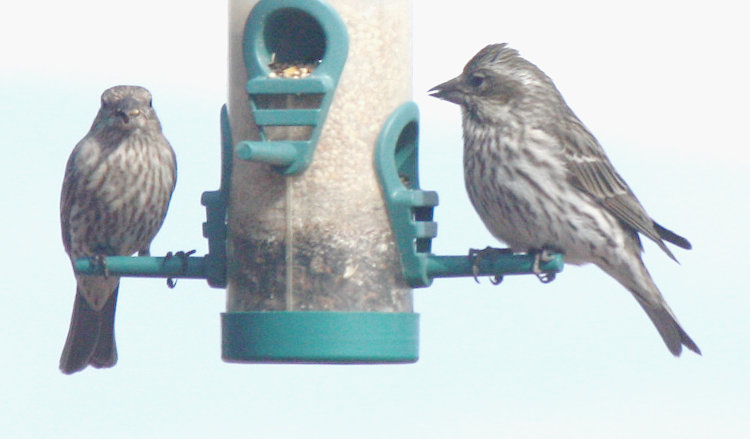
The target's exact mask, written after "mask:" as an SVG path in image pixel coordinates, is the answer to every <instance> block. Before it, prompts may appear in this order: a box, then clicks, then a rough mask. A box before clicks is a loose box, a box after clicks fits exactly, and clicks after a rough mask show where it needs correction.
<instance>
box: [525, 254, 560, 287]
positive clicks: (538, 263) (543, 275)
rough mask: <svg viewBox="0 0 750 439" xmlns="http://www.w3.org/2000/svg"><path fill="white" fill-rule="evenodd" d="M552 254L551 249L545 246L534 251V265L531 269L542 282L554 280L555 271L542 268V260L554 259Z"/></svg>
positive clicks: (546, 282)
mask: <svg viewBox="0 0 750 439" xmlns="http://www.w3.org/2000/svg"><path fill="white" fill-rule="evenodd" d="M553 254H554V253H553V252H552V251H550V250H548V249H546V248H545V249H542V250H540V251H535V252H534V265H533V266H532V269H531V270H532V272H533V273H534V274H536V277H537V278H538V279H539V281H540V282H542V283H543V284H548V283H550V282H552V281H553V280H555V276H556V274H555V273H553V272H548V271H543V270H542V264H543V263H544V262H549V261H551V260H553V259H554V256H553Z"/></svg>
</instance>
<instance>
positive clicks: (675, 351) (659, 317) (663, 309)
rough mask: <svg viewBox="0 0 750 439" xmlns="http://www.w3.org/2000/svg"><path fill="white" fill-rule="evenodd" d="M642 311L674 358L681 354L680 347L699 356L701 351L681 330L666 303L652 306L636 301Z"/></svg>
mask: <svg viewBox="0 0 750 439" xmlns="http://www.w3.org/2000/svg"><path fill="white" fill-rule="evenodd" d="M638 303H640V304H641V307H643V310H644V311H646V314H647V315H648V317H649V318H650V319H651V321H652V322H653V323H654V326H656V330H657V331H659V335H661V338H662V339H663V340H664V343H665V344H666V345H667V348H669V351H670V352H671V353H672V355H674V356H676V357H677V356H679V355H680V354H681V353H682V346H685V347H687V348H688V349H690V350H691V351H693V352H695V353H696V354H698V355H700V354H701V350H700V348H699V347H698V345H697V344H695V342H694V341H693V339H692V338H690V336H689V335H688V334H687V332H685V330H684V329H682V326H680V323H679V322H678V321H677V319H676V318H675V317H674V314H672V310H670V309H669V306H668V305H667V304H666V303H663V304H662V306H652V305H650V304H648V303H645V302H643V301H642V300H638Z"/></svg>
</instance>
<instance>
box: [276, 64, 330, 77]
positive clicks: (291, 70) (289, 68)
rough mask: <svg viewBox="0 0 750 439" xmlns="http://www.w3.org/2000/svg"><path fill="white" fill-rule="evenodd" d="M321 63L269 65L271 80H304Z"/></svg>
mask: <svg viewBox="0 0 750 439" xmlns="http://www.w3.org/2000/svg"><path fill="white" fill-rule="evenodd" d="M318 64H319V63H312V64H310V63H299V64H295V63H281V62H272V63H271V64H269V65H268V67H269V68H270V69H271V72H270V73H269V74H268V77H269V78H304V77H305V76H309V75H310V74H311V73H312V72H313V71H314V70H315V67H317V65H318Z"/></svg>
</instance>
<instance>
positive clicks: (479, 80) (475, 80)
mask: <svg viewBox="0 0 750 439" xmlns="http://www.w3.org/2000/svg"><path fill="white" fill-rule="evenodd" d="M468 82H469V85H470V86H472V87H473V88H479V87H481V86H482V84H484V75H480V74H478V73H475V74H473V75H471V76H469V81H468Z"/></svg>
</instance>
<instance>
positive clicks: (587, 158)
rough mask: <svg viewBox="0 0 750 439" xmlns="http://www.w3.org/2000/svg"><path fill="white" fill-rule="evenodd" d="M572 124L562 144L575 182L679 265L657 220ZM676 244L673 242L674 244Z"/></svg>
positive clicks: (594, 143)
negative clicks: (656, 222) (660, 230)
mask: <svg viewBox="0 0 750 439" xmlns="http://www.w3.org/2000/svg"><path fill="white" fill-rule="evenodd" d="M569 123H571V124H572V126H570V128H571V129H569V130H566V131H567V138H564V139H563V142H562V143H563V147H564V148H565V149H566V151H565V153H566V154H565V156H566V158H567V165H568V169H569V171H570V179H571V182H572V183H573V184H574V185H575V186H576V187H578V188H579V189H581V190H583V191H585V192H586V193H588V194H589V195H591V196H592V197H593V198H594V199H595V200H597V201H598V202H599V203H600V204H601V205H602V206H604V207H605V208H606V209H607V210H608V211H610V212H611V213H612V214H613V215H615V217H616V218H617V219H619V220H620V221H622V222H623V223H624V224H626V225H627V226H629V227H630V228H632V229H633V230H635V231H637V232H640V233H642V234H643V235H645V236H647V237H648V238H649V239H651V240H652V241H654V242H655V243H656V244H658V245H659V247H660V248H661V249H662V250H664V252H665V253H666V254H667V255H669V257H670V258H672V259H674V260H675V261H676V260H677V259H676V258H675V256H674V255H673V254H672V252H671V251H670V250H669V248H667V246H666V244H664V241H663V240H662V238H665V239H668V238H667V236H663V234H661V233H659V230H658V229H657V227H656V224H655V223H654V220H653V219H651V217H650V216H649V215H648V214H647V213H646V210H645V209H644V208H643V206H642V205H641V203H640V202H639V201H638V199H637V198H636V197H635V195H634V194H633V192H632V191H631V190H630V187H628V185H627V183H625V180H623V179H622V177H620V175H619V174H618V173H617V171H615V168H614V167H613V166H612V163H611V162H610V161H609V159H608V158H607V156H606V155H605V154H604V150H603V149H602V148H601V146H599V143H598V142H597V141H596V139H595V138H594V136H593V135H591V133H589V131H588V130H587V129H586V128H585V127H584V126H583V125H582V124H580V123H574V122H569ZM658 227H659V228H660V229H663V230H664V231H666V232H669V234H671V235H668V236H672V235H673V236H674V237H676V238H680V240H681V241H680V240H677V239H675V240H677V241H678V243H677V244H678V245H680V243H681V242H684V243H687V240H686V239H684V238H682V237H681V236H679V235H676V234H675V233H673V232H670V231H668V230H667V229H664V228H663V227H661V226H658ZM675 240H672V239H669V241H671V242H674V241H675ZM687 244H688V245H689V243H687Z"/></svg>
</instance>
